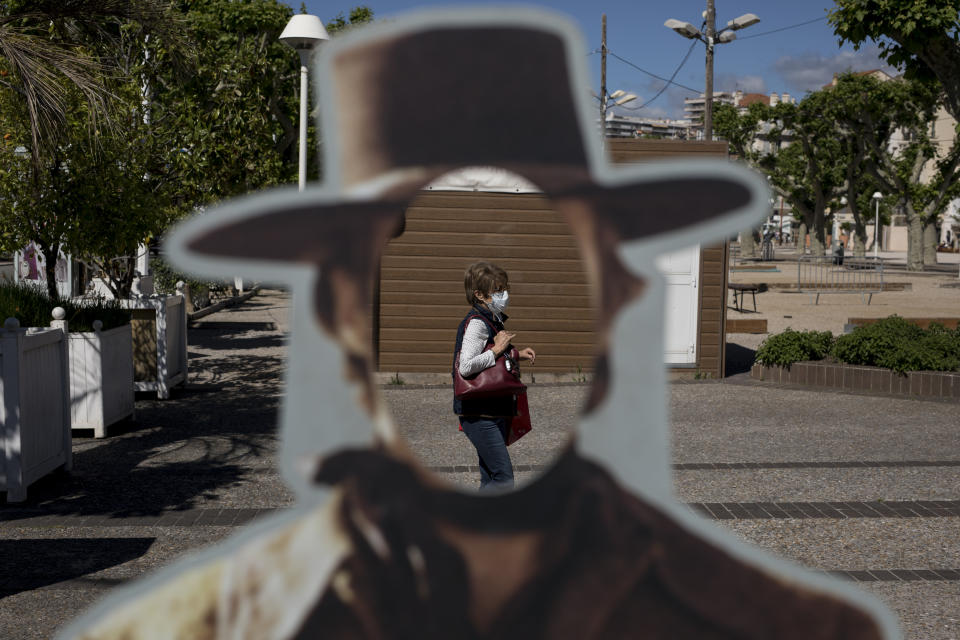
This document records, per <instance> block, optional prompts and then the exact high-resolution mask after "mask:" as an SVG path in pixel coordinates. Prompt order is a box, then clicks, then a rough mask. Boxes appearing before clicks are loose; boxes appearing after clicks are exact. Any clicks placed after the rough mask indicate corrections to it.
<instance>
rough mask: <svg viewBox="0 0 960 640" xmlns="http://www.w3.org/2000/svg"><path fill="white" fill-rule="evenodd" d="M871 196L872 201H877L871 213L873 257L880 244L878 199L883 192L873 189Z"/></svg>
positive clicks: (881, 196) (875, 255)
mask: <svg viewBox="0 0 960 640" xmlns="http://www.w3.org/2000/svg"><path fill="white" fill-rule="evenodd" d="M870 197H871V198H873V201H874V202H875V203H877V206H876V209H875V210H874V211H875V213H874V214H873V257H874V258H876V257H877V249H878V248H879V247H878V245H879V244H880V200H881V199H882V198H883V194H882V193H880V192H879V191H874V192H873V195H872V196H870Z"/></svg>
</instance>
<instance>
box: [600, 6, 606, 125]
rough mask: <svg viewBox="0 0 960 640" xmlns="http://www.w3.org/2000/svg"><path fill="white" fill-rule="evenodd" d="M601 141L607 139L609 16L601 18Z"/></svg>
mask: <svg viewBox="0 0 960 640" xmlns="http://www.w3.org/2000/svg"><path fill="white" fill-rule="evenodd" d="M600 24H601V28H600V141H601V143H602V142H603V141H604V139H605V138H606V137H607V14H605V13H604V14H601V16H600Z"/></svg>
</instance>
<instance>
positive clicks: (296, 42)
mask: <svg viewBox="0 0 960 640" xmlns="http://www.w3.org/2000/svg"><path fill="white" fill-rule="evenodd" d="M329 39H330V36H328V35H327V30H326V29H325V28H324V27H323V23H322V22H321V21H320V18H318V17H317V16H314V15H310V14H307V13H298V14H297V15H295V16H293V17H292V18H290V22H288V23H287V26H286V27H285V28H284V30H283V33H281V34H280V41H281V42H283V43H284V44H287V45H289V46H291V47H293V48H294V49H296V51H297V53H298V54H300V180H299V183H298V184H299V186H300V191H303V190H304V188H305V187H306V185H307V105H308V103H309V100H308V99H307V98H308V95H307V91H308V89H307V73H308V72H307V67H308V66H309V65H310V58H311V57H312V56H313V52H314V49H316V47H317V45H319V44H320V43H321V42H322V41H324V40H329Z"/></svg>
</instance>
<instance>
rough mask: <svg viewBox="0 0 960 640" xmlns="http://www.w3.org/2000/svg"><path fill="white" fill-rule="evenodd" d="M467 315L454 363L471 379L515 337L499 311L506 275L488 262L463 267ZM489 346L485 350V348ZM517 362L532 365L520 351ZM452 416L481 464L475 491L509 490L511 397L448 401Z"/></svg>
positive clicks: (528, 355)
mask: <svg viewBox="0 0 960 640" xmlns="http://www.w3.org/2000/svg"><path fill="white" fill-rule="evenodd" d="M463 286H464V292H465V293H466V298H467V303H468V304H469V305H470V306H471V308H470V312H469V313H467V315H466V317H464V319H463V320H462V321H461V322H460V327H459V328H458V329H457V341H456V347H455V349H454V360H456V355H457V354H459V355H460V368H459V373H460V375H461V376H463V377H465V378H466V377H469V376H473V375H476V374H478V373H480V372H481V371H483V370H484V369H487V368H489V367H492V366H494V364H496V360H497V358H500V357H501V356H502V355H503V353H504V352H505V351H507V350H508V349H509V348H510V341H511V340H513V338H514V337H516V334H514V333H508V332H507V331H506V330H505V329H504V322H506V320H507V315H506V314H505V313H504V310H505V309H506V308H507V305H508V303H509V300H510V294H509V288H510V287H509V283H508V280H507V272H506V271H504V270H503V269H501V268H500V267H498V266H497V265H495V264H492V263H489V262H476V263H474V264H471V265H470V266H469V267H467V270H466V272H465V273H464V277H463ZM488 345H490V346H491V348H490V349H486V347H487V346H488ZM519 354H520V358H521V359H523V360H529V361H530V363H531V364H532V363H533V361H534V359H535V358H536V353H534V351H533V349H530V348H529V347H528V348H525V349H520V350H519ZM453 412H454V413H456V414H457V415H458V416H459V417H460V428H461V429H462V430H463V432H464V434H466V436H467V438H469V439H470V442H471V443H472V444H473V446H474V448H476V450H477V457H478V459H479V462H480V489H487V488H512V487H513V464H512V462H511V461H510V454H509V453H508V452H507V428H508V427H509V423H510V418H512V417H513V416H514V415H515V412H516V406H515V400H514V398H513V397H512V396H507V397H497V398H482V399H474V400H460V399H459V398H457V397H454V399H453Z"/></svg>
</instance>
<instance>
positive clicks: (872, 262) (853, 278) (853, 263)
mask: <svg viewBox="0 0 960 640" xmlns="http://www.w3.org/2000/svg"><path fill="white" fill-rule="evenodd" d="M797 291H799V292H800V293H806V294H809V295H810V299H811V303H812V304H819V302H820V295H821V294H824V293H859V294H860V299H861V301H865V302H866V304H870V302H871V301H872V300H873V294H875V293H880V292H881V291H883V260H882V259H881V258H870V257H864V258H847V259H845V260H843V262H842V264H836V263H835V260H834V257H833V256H801V257H800V259H799V260H798V262H797Z"/></svg>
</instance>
